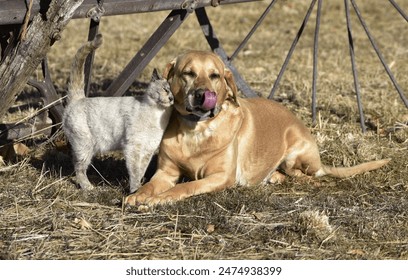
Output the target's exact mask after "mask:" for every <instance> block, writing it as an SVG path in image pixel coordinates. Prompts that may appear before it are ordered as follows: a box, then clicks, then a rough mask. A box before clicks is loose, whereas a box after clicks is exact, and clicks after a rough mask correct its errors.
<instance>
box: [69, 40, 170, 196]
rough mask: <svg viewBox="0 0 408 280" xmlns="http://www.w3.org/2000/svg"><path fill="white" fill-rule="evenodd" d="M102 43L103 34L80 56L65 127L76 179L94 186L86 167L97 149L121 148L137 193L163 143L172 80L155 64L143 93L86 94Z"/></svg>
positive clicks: (72, 77)
mask: <svg viewBox="0 0 408 280" xmlns="http://www.w3.org/2000/svg"><path fill="white" fill-rule="evenodd" d="M101 44H102V36H101V35H97V37H96V38H95V39H94V40H93V41H90V42H87V43H86V44H84V45H83V46H82V47H81V48H80V49H79V50H78V52H77V54H76V56H75V59H74V61H73V64H72V68H71V74H70V82H69V85H68V96H67V98H68V105H67V107H66V108H65V112H64V116H63V123H62V124H63V129H64V132H65V135H66V136H67V138H68V141H69V142H70V144H71V147H72V156H73V163H74V166H75V173H76V180H77V183H78V184H79V185H80V187H81V188H82V189H92V188H93V186H92V184H91V183H90V182H89V180H88V177H87V175H86V171H87V169H88V166H89V165H90V163H91V160H92V158H93V156H94V155H95V154H97V153H104V152H107V151H113V150H122V151H123V154H124V157H125V160H126V166H127V170H128V173H129V180H130V192H131V193H132V192H135V191H136V190H137V189H138V188H139V186H140V183H141V180H142V179H143V175H144V173H145V171H146V168H147V166H148V164H149V162H150V159H151V157H152V156H153V154H154V152H155V151H156V149H157V148H158V147H159V144H160V141H161V139H162V137H163V133H164V130H165V128H166V127H167V124H168V122H169V118H170V115H171V111H172V106H171V105H172V104H173V102H174V97H173V95H172V93H171V91H170V87H169V84H168V82H167V80H166V79H163V78H161V77H160V76H159V74H158V73H157V71H156V69H155V71H154V72H153V75H152V80H151V82H150V83H149V86H148V88H147V91H146V93H145V94H144V95H143V96H140V97H94V98H86V97H85V93H84V76H83V72H84V62H85V59H86V56H87V55H88V54H89V53H90V52H91V51H92V50H95V49H96V48H98V47H99V46H100V45H101Z"/></svg>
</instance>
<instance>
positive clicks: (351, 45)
mask: <svg viewBox="0 0 408 280" xmlns="http://www.w3.org/2000/svg"><path fill="white" fill-rule="evenodd" d="M348 1H349V0H344V8H345V10H346V22H347V34H348V39H349V50H350V59H351V69H352V72H353V79H354V88H355V90H356V97H357V106H358V112H359V115H360V126H361V129H362V130H363V133H365V132H366V126H365V120H364V113H363V105H362V103H361V95H360V83H359V81H358V75H357V68H356V61H355V55H354V43H353V34H352V31H351V20H350V9H349V4H348Z"/></svg>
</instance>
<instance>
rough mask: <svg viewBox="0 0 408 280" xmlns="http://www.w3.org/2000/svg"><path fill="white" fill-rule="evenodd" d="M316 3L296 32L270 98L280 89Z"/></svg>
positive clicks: (312, 4) (313, 2) (310, 8)
mask: <svg viewBox="0 0 408 280" xmlns="http://www.w3.org/2000/svg"><path fill="white" fill-rule="evenodd" d="M315 3H316V0H313V1H312V3H311V4H310V7H309V10H308V11H307V13H306V16H305V18H304V19H303V22H302V25H301V26H300V28H299V31H298V33H297V34H296V37H295V39H294V40H293V43H292V45H291V47H290V49H289V52H288V55H287V56H286V59H285V61H284V63H283V65H282V68H281V70H280V72H279V74H278V77H277V78H276V80H275V83H274V84H273V87H272V90H271V93H270V94H269V96H268V98H269V99H272V98H273V97H274V95H275V92H276V90H277V89H278V86H279V82H280V80H281V78H282V76H283V73H285V70H286V67H287V66H288V64H289V61H290V58H291V57H292V54H293V51H294V50H295V48H296V45H297V43H298V41H299V39H300V37H301V36H302V33H303V30H304V29H305V27H306V24H307V22H308V20H309V17H310V14H311V13H312V10H313V7H314V5H315Z"/></svg>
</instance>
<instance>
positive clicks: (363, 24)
mask: <svg viewBox="0 0 408 280" xmlns="http://www.w3.org/2000/svg"><path fill="white" fill-rule="evenodd" d="M350 1H351V4H352V5H353V8H354V10H355V12H356V15H357V17H358V19H359V20H360V23H361V26H362V27H363V28H364V31H365V32H366V34H367V37H368V40H369V41H370V43H371V45H372V47H373V49H374V50H375V52H376V53H377V56H378V58H379V59H380V61H381V63H382V65H383V66H384V69H385V71H386V72H387V74H388V76H389V77H390V80H391V82H392V84H393V85H394V87H395V89H396V90H397V92H398V94H399V95H400V97H401V100H402V102H404V104H405V107H407V108H408V99H407V98H406V97H405V95H404V92H403V90H402V88H401V87H400V86H399V84H398V83H397V80H396V79H395V77H394V75H393V74H392V72H391V69H390V67H388V64H387V62H386V61H385V58H384V56H383V55H382V53H381V51H380V49H379V48H378V46H377V44H376V42H375V40H374V38H373V36H372V35H371V33H370V31H369V30H368V27H367V25H366V23H365V21H364V19H363V17H362V15H361V13H360V10H359V9H358V7H357V4H356V3H355V1H354V0H350Z"/></svg>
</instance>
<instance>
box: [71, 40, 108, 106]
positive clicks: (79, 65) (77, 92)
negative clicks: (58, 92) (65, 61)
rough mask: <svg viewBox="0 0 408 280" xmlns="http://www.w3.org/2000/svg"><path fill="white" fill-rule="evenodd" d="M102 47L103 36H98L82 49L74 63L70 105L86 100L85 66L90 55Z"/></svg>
mask: <svg viewBox="0 0 408 280" xmlns="http://www.w3.org/2000/svg"><path fill="white" fill-rule="evenodd" d="M101 45H102V35H101V34H98V35H96V37H95V39H94V40H93V41H89V42H86V43H85V44H84V45H83V46H82V47H80V48H79V49H78V51H77V53H76V55H75V58H74V60H73V61H72V66H71V74H70V77H69V83H68V97H67V98H68V103H70V102H72V101H74V100H78V99H82V98H85V91H84V64H85V59H86V57H87V56H88V54H89V53H90V52H92V51H94V50H96V49H97V48H99V47H100V46H101Z"/></svg>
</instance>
